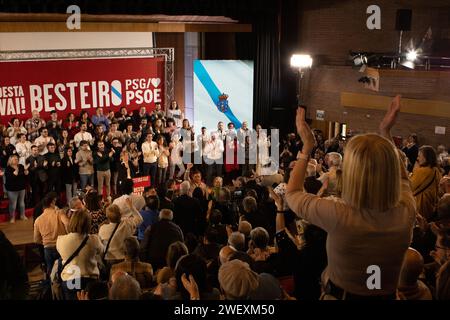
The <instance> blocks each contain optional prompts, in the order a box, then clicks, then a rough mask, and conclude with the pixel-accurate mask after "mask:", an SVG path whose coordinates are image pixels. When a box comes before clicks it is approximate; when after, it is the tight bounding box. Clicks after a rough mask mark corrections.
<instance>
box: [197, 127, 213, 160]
mask: <svg viewBox="0 0 450 320" xmlns="http://www.w3.org/2000/svg"><path fill="white" fill-rule="evenodd" d="M210 138H211V137H210V136H209V134H208V132H205V134H199V135H198V136H197V144H198V146H199V147H200V146H201V148H199V149H200V156H202V155H203V153H204V149H205V146H206V144H207V143H208V141H209V140H210Z"/></svg>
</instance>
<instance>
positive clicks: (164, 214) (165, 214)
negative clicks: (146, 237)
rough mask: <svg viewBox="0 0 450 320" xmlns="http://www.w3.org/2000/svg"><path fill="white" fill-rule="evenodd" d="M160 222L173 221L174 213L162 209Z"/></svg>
mask: <svg viewBox="0 0 450 320" xmlns="http://www.w3.org/2000/svg"><path fill="white" fill-rule="evenodd" d="M159 220H170V221H172V220H173V211H172V210H170V209H162V210H161V211H160V212H159Z"/></svg>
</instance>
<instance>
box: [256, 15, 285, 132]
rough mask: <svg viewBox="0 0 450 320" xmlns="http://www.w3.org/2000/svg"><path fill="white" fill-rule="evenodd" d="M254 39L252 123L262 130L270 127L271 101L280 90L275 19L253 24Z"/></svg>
mask: <svg viewBox="0 0 450 320" xmlns="http://www.w3.org/2000/svg"><path fill="white" fill-rule="evenodd" d="M254 29H255V30H254V32H255V37H256V52H255V59H254V61H255V81H254V90H253V92H254V94H253V104H254V105H253V122H254V123H255V124H258V123H259V124H261V125H262V126H263V127H264V128H267V127H268V126H269V125H271V122H272V121H271V109H272V106H273V99H274V97H276V96H277V95H278V92H279V89H280V48H279V44H278V37H277V29H278V28H277V19H276V17H271V19H264V21H259V22H258V23H255V24H254Z"/></svg>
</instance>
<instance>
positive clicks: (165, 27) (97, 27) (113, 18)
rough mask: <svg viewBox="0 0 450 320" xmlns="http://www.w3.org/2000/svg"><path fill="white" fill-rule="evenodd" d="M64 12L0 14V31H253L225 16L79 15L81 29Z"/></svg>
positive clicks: (248, 26) (249, 25)
mask: <svg viewBox="0 0 450 320" xmlns="http://www.w3.org/2000/svg"><path fill="white" fill-rule="evenodd" d="M67 17H68V15H67V14H47V13H38V14H23V13H20V14H10V13H0V32H252V26H251V24H241V23H237V21H235V20H232V19H230V18H227V17H207V16H166V15H147V16H143V15H136V16H133V15H92V14H82V15H81V29H80V30H69V29H67V27H66V19H67Z"/></svg>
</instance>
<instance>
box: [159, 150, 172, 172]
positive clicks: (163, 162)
mask: <svg viewBox="0 0 450 320" xmlns="http://www.w3.org/2000/svg"><path fill="white" fill-rule="evenodd" d="M168 150H169V148H166V147H159V157H158V167H160V168H167V167H168V166H169V155H170V153H169V155H167V154H166V153H165V151H168Z"/></svg>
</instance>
